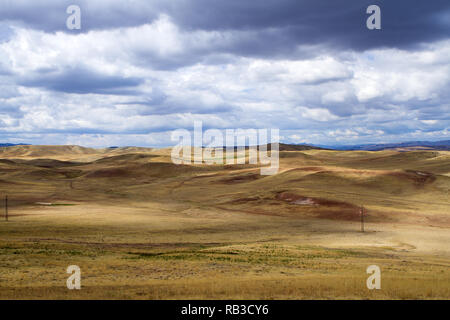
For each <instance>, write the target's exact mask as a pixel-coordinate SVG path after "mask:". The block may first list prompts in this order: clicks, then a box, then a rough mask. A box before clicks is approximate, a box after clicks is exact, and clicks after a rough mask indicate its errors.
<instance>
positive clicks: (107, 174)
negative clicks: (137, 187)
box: [86, 168, 130, 178]
mask: <svg viewBox="0 0 450 320" xmlns="http://www.w3.org/2000/svg"><path fill="white" fill-rule="evenodd" d="M129 175H130V172H129V171H127V170H124V169H120V168H111V169H99V170H95V171H93V172H90V173H88V174H87V175H86V177H87V178H114V177H126V176H129Z"/></svg>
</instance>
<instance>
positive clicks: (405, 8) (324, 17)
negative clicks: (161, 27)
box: [0, 0, 450, 64]
mask: <svg viewBox="0 0 450 320" xmlns="http://www.w3.org/2000/svg"><path fill="white" fill-rule="evenodd" d="M70 4H78V5H80V7H81V9H82V30H81V32H88V31H90V30H96V29H109V28H117V27H129V26H138V25H142V24H145V23H150V22H152V21H153V20H154V19H156V18H157V17H158V15H160V14H167V15H168V16H170V17H171V19H172V21H173V22H174V23H175V24H176V25H178V26H179V27H180V28H181V29H182V30H207V31H230V32H235V36H236V37H235V39H234V41H232V42H228V45H227V46H225V47H223V46H220V45H219V46H217V48H216V51H220V52H230V53H235V54H239V55H245V56H272V55H282V56H289V55H295V53H296V51H295V49H296V48H297V47H298V46H302V45H304V46H310V45H319V44H320V45H321V46H326V47H328V48H335V49H338V50H342V49H354V50H365V49H370V48H376V47H401V48H405V47H408V46H412V45H415V44H419V43H422V42H432V41H435V40H439V39H443V38H445V37H448V36H449V33H450V31H449V24H448V17H449V15H450V1H448V0H433V1H410V0H396V1H392V0H389V1H388V0H378V1H376V0H333V1H317V0H265V1H242V0H227V1H222V0H171V1H159V0H157V1H117V2H110V1H80V0H78V1H56V0H52V1H50V0H47V1H39V2H38V1H34V2H30V1H20V0H16V1H7V2H6V5H5V4H2V6H3V8H2V10H1V12H0V20H9V21H16V22H17V23H21V24H25V25H28V26H30V27H33V28H36V29H40V30H45V31H66V32H73V31H70V30H67V29H66V27H65V20H66V18H67V14H66V13H65V9H66V8H67V6H68V5H70ZM372 4H377V5H379V6H380V7H381V12H382V30H368V29H367V28H366V25H365V23H366V18H367V17H368V15H367V14H366V9H367V7H368V6H369V5H372ZM211 50H213V51H214V48H211ZM301 54H302V55H304V54H305V53H304V52H301ZM174 63H175V64H176V62H174Z"/></svg>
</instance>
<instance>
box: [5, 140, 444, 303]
mask: <svg viewBox="0 0 450 320" xmlns="http://www.w3.org/2000/svg"><path fill="white" fill-rule="evenodd" d="M5 149H7V150H5ZM0 157H2V158H3V159H4V160H0V194H8V195H9V198H10V211H9V212H10V219H9V220H10V221H8V222H4V221H0V298H5V299H22V298H31V299H37V298H41V299H42V298H44V299H86V298H88V299H225V298H228V299H230V298H231V299H449V298H450V293H449V287H450V285H449V283H450V248H449V246H448V243H450V232H449V228H450V219H449V218H450V217H449V212H450V210H449V208H450V205H449V201H448V189H449V186H450V177H449V176H448V173H449V171H450V154H449V153H448V152H436V151H411V152H397V151H381V152H337V151H324V150H307V151H283V152H281V153H280V171H279V173H278V174H277V175H274V176H260V175H259V168H258V167H255V166H250V165H235V166H219V165H212V166H207V165H200V166H188V165H184V166H175V165H173V164H172V163H171V162H170V151H169V150H151V149H139V148H133V149H111V150H110V149H103V150H95V149H84V148H79V147H36V146H29V147H27V148H24V147H20V148H19V147H18V148H16V149H14V148H11V149H10V148H4V149H3V151H2V153H1V155H0ZM42 159H53V160H52V161H50V160H42ZM54 160H58V161H54ZM305 199H306V200H307V201H306V202H305ZM302 201H303V202H302ZM38 203H41V204H38ZM42 203H44V205H43V204H42ZM45 203H48V204H51V205H45ZM360 205H364V206H365V207H366V208H367V210H368V216H367V217H366V232H365V233H361V232H359V227H360V225H359V215H358V206H360ZM373 264H375V265H378V266H380V268H381V279H382V281H381V286H382V289H381V290H368V289H367V287H366V278H367V277H368V275H367V274H366V268H367V267H368V266H369V265H373ZM69 265H78V266H80V267H81V271H82V290H79V291H77V290H68V289H67V288H66V279H67V277H68V276H69V275H68V274H66V268H67V266H69Z"/></svg>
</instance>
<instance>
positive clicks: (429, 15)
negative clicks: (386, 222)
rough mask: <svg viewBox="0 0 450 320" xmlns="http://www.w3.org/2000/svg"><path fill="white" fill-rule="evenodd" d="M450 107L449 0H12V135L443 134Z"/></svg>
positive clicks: (4, 72) (4, 41)
mask: <svg viewBox="0 0 450 320" xmlns="http://www.w3.org/2000/svg"><path fill="white" fill-rule="evenodd" d="M72 4H75V5H78V6H79V7H80V8H81V30H69V29H67V27H66V20H67V18H68V16H69V15H68V14H67V13H66V9H67V7H68V6H69V5H72ZM372 4H376V5H378V6H380V8H381V27H382V29H381V30H368V29H367V27H366V19H367V18H368V17H369V15H368V14H366V9H367V7H368V6H369V5H372ZM449 115H450V1H448V0H433V1H416V0H414V1H413V0H396V1H392V0H390V1H376V0H370V1H366V0H332V1H331V0H330V1H322V0H264V1H259V0H251V1H250V0H219V1H217V0H170V1H169V0H150V1H149V0H142V1H140V0H121V1H118V0H117V1H111V0H109V1H106V0H83V1H75V0H71V1H61V0H42V1H34V0H0V142H2V143H3V142H10V143H20V142H23V143H31V144H78V145H84V146H95V147H101V146H112V145H117V146H127V145H137V146H167V145H171V144H174V142H171V141H170V133H171V131H172V130H175V129H181V128H185V129H190V130H191V129H192V128H193V122H194V121H195V120H201V121H203V125H204V127H206V128H218V129H225V128H279V129H280V135H281V140H282V141H283V142H286V143H312V144H322V145H323V144H325V145H343V144H361V143H382V142H400V141H411V140H431V141H433V140H442V139H448V138H449V136H450V135H449V123H450V121H449V118H450V116H449Z"/></svg>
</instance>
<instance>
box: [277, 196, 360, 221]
mask: <svg viewBox="0 0 450 320" xmlns="http://www.w3.org/2000/svg"><path fill="white" fill-rule="evenodd" d="M276 199H277V200H281V201H284V202H288V203H289V204H292V205H299V206H314V207H316V208H317V209H316V210H314V214H315V215H316V216H317V217H318V218H323V219H333V220H359V219H360V213H359V207H358V206H356V205H354V204H351V203H348V202H343V201H336V200H329V199H323V198H312V197H304V196H301V195H298V194H295V193H292V192H280V193H278V194H277V195H276Z"/></svg>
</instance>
